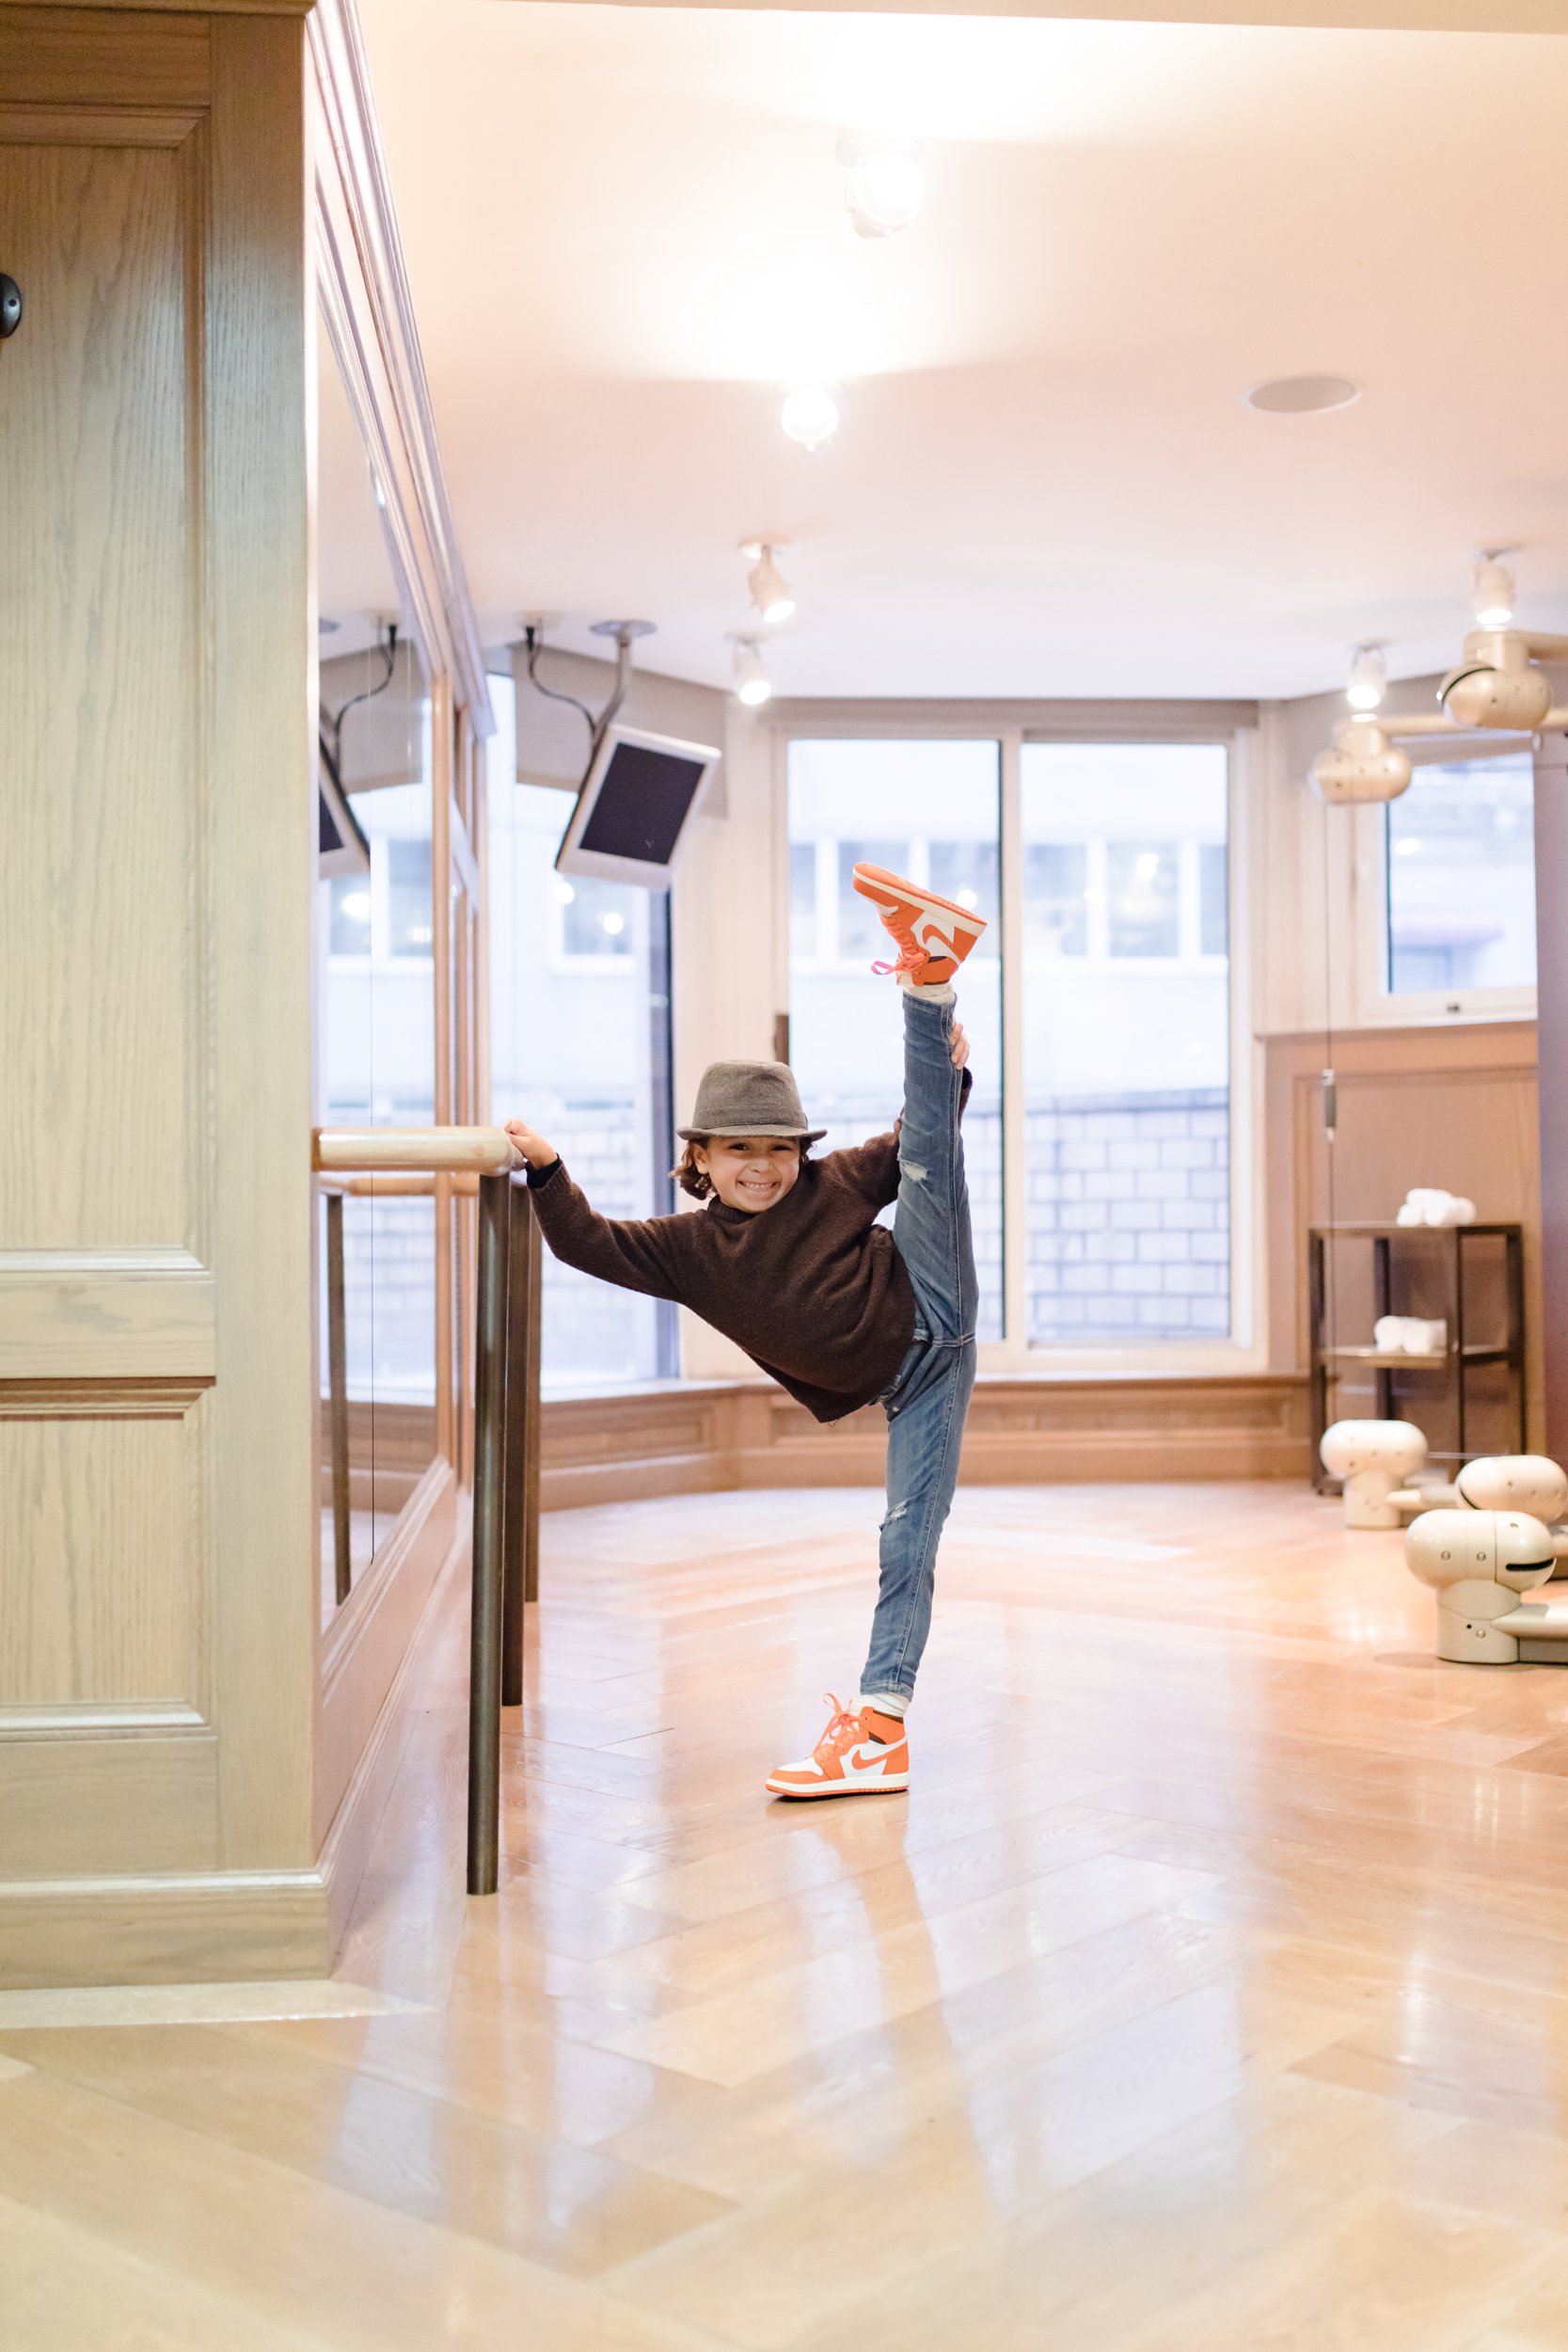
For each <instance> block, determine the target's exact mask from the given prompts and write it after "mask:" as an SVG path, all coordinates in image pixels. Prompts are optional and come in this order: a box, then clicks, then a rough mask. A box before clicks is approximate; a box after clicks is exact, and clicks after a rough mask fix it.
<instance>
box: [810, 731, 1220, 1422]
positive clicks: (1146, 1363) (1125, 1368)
mask: <svg viewBox="0 0 1568 2352" xmlns="http://www.w3.org/2000/svg"><path fill="white" fill-rule="evenodd" d="M767 723H768V734H769V737H770V739H771V758H770V762H769V776H770V784H771V798H772V833H773V841H774V857H773V873H774V878H775V888H774V897H775V905H774V921H773V927H772V928H773V937H774V941H775V966H774V988H775V1001H776V1002H777V1003H778V1004H780V1005H787V1004H788V1003H789V1001H790V998H789V967H790V952H789V938H790V906H789V775H788V770H789V746H790V744H791V742H796V741H806V740H810V739H816V740H823V739H828V740H836V741H845V742H848V741H854V740H857V739H859V740H863V741H867V742H891V741H896V740H898V739H906V740H911V741H938V740H946V741H960V742H974V741H977V740H984V741H989V742H994V743H995V744H996V745H997V747H998V753H999V778H1000V823H999V836H1000V837H999V841H998V863H999V866H1000V871H1001V876H1002V904H1001V909H1000V914H1001V918H1002V927H1003V929H1002V1212H1003V1225H1002V1236H1003V1242H1002V1247H1003V1258H1002V1265H1003V1330H1004V1332H1005V1333H1006V1337H1004V1338H1003V1339H1001V1340H995V1341H988V1342H982V1343H981V1345H980V1350H979V1367H980V1371H981V1372H982V1373H983V1374H984V1373H991V1374H997V1375H1013V1376H1014V1377H1016V1376H1018V1375H1036V1376H1038V1377H1041V1378H1049V1377H1051V1376H1053V1375H1055V1376H1060V1377H1080V1376H1082V1375H1085V1374H1096V1373H1098V1374H1102V1375H1107V1376H1111V1375H1117V1374H1122V1375H1146V1376H1147V1375H1150V1374H1166V1375H1172V1376H1181V1375H1186V1376H1188V1377H1192V1376H1201V1375H1204V1374H1208V1375H1226V1374H1229V1375H1235V1374H1240V1373H1246V1372H1256V1371H1261V1370H1263V1369H1264V1367H1265V1361H1266V1347H1265V1342H1264V1337H1263V1331H1262V1321H1261V1317H1260V1315H1259V1311H1258V1308H1259V1301H1260V1300H1261V1298H1262V1297H1263V1295H1264V1293H1263V1273H1264V1269H1263V1266H1262V1263H1261V1253H1262V1250H1263V1248H1264V1241H1265V1235H1264V1224H1263V1219H1262V1217H1261V1216H1260V1215H1259V1202H1260V1200H1261V1187H1262V1182H1263V1168H1262V1133H1261V1128H1262V1122H1261V1120H1259V1119H1258V1118H1257V1117H1256V1116H1255V1104H1256V1103H1257V1101H1258V1100H1259V1098H1260V1093H1261V1061H1260V1056H1261V1048H1260V1046H1259V1042H1258V1038H1259V1032H1260V1030H1261V1027H1262V1021H1261V1006H1260V1004H1259V1001H1258V974H1257V961H1256V959H1255V957H1254V955H1253V952H1252V938H1251V916H1252V908H1253V906H1254V904H1255V903H1257V901H1258V892H1259V883H1260V877H1259V875H1258V873H1257V871H1256V866H1257V862H1258V858H1259V854H1260V828H1255V827H1254V826H1253V824H1252V823H1251V821H1250V804H1251V803H1252V801H1253V799H1254V797H1255V795H1254V792H1253V790H1252V789H1251V782H1252V780H1253V779H1254V778H1258V777H1260V775H1261V772H1262V760H1261V752H1260V745H1259V728H1258V723H1257V714H1256V709H1255V707H1253V706H1251V705H1247V704H1232V705H1220V706H1216V707H1212V710H1200V711H1196V712H1195V711H1193V710H1192V709H1191V708H1190V707H1189V708H1188V709H1186V710H1183V709H1182V707H1180V705H1162V704H1117V703H1101V704H1087V705H1084V704H1077V705H1072V706H1070V707H1069V708H1068V710H1066V711H1061V712H1059V711H1057V710H1054V709H1053V707H1051V706H1050V705H1048V704H1044V705H1038V706H1033V707H1023V708H1022V709H1021V708H1020V707H1019V706H1017V705H1012V706H1009V707H1006V709H1004V708H1001V707H998V706H996V705H994V704H984V703H975V704H973V705H967V706H966V705H963V704H933V705H932V706H930V707H927V708H926V709H922V708H921V707H920V706H919V705H918V704H883V703H875V704H862V705H859V706H856V705H845V704H832V703H816V704H806V703H800V704H795V705H791V704H789V703H787V702H781V703H778V704H775V705H774V706H772V707H771V708H770V709H769V711H768V722H767ZM1096 742H1099V743H1172V744H1177V743H1180V744H1188V743H1212V744H1217V745H1220V746H1221V747H1222V748H1223V749H1224V750H1225V752H1226V755H1227V760H1226V767H1227V835H1226V842H1227V915H1228V955H1229V966H1230V1022H1229V1043H1230V1200H1229V1207H1230V1332H1229V1336H1228V1337H1227V1338H1225V1339H1208V1340H1142V1341H1137V1342H1129V1343H1126V1344H1116V1343H1113V1344H1106V1345H1099V1346H1074V1347H1068V1346H1060V1345H1058V1346H1049V1347H1032V1346H1030V1345H1029V1343H1028V1342H1027V1340H1026V1339H1025V1338H1024V1336H1023V1334H1024V1333H1025V1331H1026V1329H1027V1323H1028V1310H1027V1263H1028V1259H1027V1203H1028V1175H1027V1157H1026V1134H1025V1122H1024V1119H1023V1118H1022V1115H1021V1110H1020V1107H1019V1106H1021V1105H1022V1101H1023V1029H1022V1014H1023V969H1022V946H1021V943H1022V916H1023V860H1022V848H1023V844H1022V750H1023V746H1024V744H1025V743H1096ZM1148 961H1153V962H1157V961H1159V960H1158V959H1149V960H1148ZM808 1107H809V1105H808Z"/></svg>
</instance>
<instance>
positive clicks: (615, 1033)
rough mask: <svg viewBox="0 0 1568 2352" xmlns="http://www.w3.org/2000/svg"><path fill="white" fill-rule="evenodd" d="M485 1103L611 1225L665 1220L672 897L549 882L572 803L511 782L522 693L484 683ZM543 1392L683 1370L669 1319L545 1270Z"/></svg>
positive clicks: (582, 1278) (584, 882)
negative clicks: (492, 719)
mask: <svg viewBox="0 0 1568 2352" xmlns="http://www.w3.org/2000/svg"><path fill="white" fill-rule="evenodd" d="M490 694H491V701H492V707H494V709H495V713H496V733H495V735H494V736H493V737H492V738H491V739H490V742H489V744H488V746H487V750H488V753H489V783H488V790H487V794H486V799H487V807H488V839H489V851H488V854H489V908H490V915H489V921H490V987H491V1000H490V1001H491V1022H490V1039H491V1044H490V1059H491V1100H492V1104H493V1111H494V1116H495V1117H496V1119H498V1120H506V1119H526V1120H528V1121H529V1123H530V1124H531V1126H533V1127H536V1128H537V1129H538V1130H539V1132H540V1134H541V1135H543V1136H546V1137H547V1138H548V1140H549V1141H550V1142H551V1143H553V1144H554V1145H555V1147H556V1149H557V1151H558V1152H560V1153H561V1156H562V1159H563V1160H564V1161H565V1163H566V1165H567V1166H568V1168H570V1169H571V1171H572V1175H573V1177H574V1179H575V1180H576V1182H577V1183H578V1184H580V1185H581V1186H582V1188H583V1190H584V1192H585V1193H586V1194H587V1196H588V1198H589V1200H591V1201H592V1202H593V1205H594V1208H595V1209H597V1210H599V1211H600V1212H601V1213H602V1214H603V1215H604V1216H664V1215H666V1214H667V1213H668V1212H669V1211H670V1210H672V1209H673V1207H674V1205H675V1203H674V1188H673V1184H672V1183H671V1181H670V1173H669V1171H670V1168H671V1165H672V1154H673V1149H674V1145H673V1121H672V1117H671V1101H670V894H669V892H668V891H665V890H657V891H655V890H644V889H642V888H641V886H639V885H636V884H632V883H627V882H598V881H594V880H591V879H586V878H584V877H583V876H581V875H578V874H574V875H571V876H570V877H568V876H566V875H563V874H558V873H557V872H556V870H555V853H556V850H558V848H559V847H560V844H561V836H562V833H563V832H564V830H565V826H566V820H567V818H569V817H570V815H571V813H572V806H573V798H572V795H571V794H570V793H569V792H560V791H554V790H551V789H549V788H548V787H545V786H542V785H531V784H519V783H518V782H517V780H516V737H515V689H514V686H513V682H512V680H511V678H510V677H495V676H493V677H492V678H491V680H490ZM544 1279H545V1289H544V1335H543V1377H544V1382H545V1385H546V1389H548V1388H551V1387H555V1388H560V1387H561V1386H562V1385H563V1384H566V1383H571V1382H579V1381H588V1380H594V1381H597V1380H603V1381H607V1382H618V1383H619V1382H626V1381H628V1380H648V1379H654V1378H657V1377H662V1376H666V1375H671V1374H673V1373H674V1372H675V1371H676V1370H677V1369H678V1366H677V1360H676V1329H675V1311H674V1309H673V1307H672V1306H670V1305H668V1304H667V1303H665V1302H663V1301H659V1300H656V1299H651V1298H640V1297H638V1296H637V1295H635V1294H634V1293H633V1292H631V1291H622V1290H616V1289H614V1288H613V1287H612V1286H611V1285H610V1284H609V1283H606V1282H596V1281H594V1280H592V1279H590V1277H588V1276H587V1275H584V1274H578V1273H576V1272H574V1270H573V1269H572V1268H571V1267H570V1266H564V1265H562V1264H561V1263H560V1262H559V1261H558V1260H557V1259H555V1258H553V1257H552V1256H550V1254H549V1253H548V1252H547V1251H546V1255H545V1278H544Z"/></svg>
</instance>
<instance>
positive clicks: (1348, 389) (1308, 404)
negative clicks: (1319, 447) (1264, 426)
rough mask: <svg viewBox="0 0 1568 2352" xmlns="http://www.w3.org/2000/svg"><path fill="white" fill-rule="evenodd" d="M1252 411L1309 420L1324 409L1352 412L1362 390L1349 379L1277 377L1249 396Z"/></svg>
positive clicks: (1343, 377) (1338, 376)
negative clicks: (1349, 409)
mask: <svg viewBox="0 0 1568 2352" xmlns="http://www.w3.org/2000/svg"><path fill="white" fill-rule="evenodd" d="M1246 397H1247V405H1248V407H1249V408H1261V409H1262V410H1263V411H1264V413H1265V414H1266V415H1268V416H1271V417H1309V416H1315V415H1316V414H1317V413H1318V412H1319V411H1320V410H1321V409H1324V408H1348V407H1349V406H1350V405H1351V402H1352V401H1353V400H1359V399H1360V397H1361V387H1360V385H1359V384H1353V383H1352V382H1351V379H1350V377H1349V376H1348V375H1276V376H1274V377H1273V378H1272V379H1271V380H1270V381H1269V382H1268V383H1267V384H1255V385H1254V386H1253V388H1252V389H1251V391H1250V392H1248V394H1247V396H1246Z"/></svg>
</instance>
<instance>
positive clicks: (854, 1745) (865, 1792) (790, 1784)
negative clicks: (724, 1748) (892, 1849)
mask: <svg viewBox="0 0 1568 2352" xmlns="http://www.w3.org/2000/svg"><path fill="white" fill-rule="evenodd" d="M824 1703H825V1705H827V1706H829V1707H831V1708H832V1710H833V1712H832V1719H831V1720H830V1722H829V1724H828V1728H827V1730H826V1731H825V1732H824V1733H823V1734H822V1737H821V1739H820V1740H818V1741H817V1743H816V1747H815V1748H814V1749H813V1750H812V1752H811V1754H810V1756H807V1757H806V1758H805V1759H804V1761H803V1762H802V1763H800V1764H781V1765H780V1766H779V1769H778V1771H777V1772H774V1773H772V1774H771V1775H770V1777H769V1779H768V1794H769V1796H774V1797H876V1796H886V1795H887V1794H888V1793H889V1792H890V1791H892V1790H895V1789H899V1788H908V1787H909V1785H910V1742H909V1737H908V1735H907V1733H906V1732H905V1729H904V1726H903V1724H901V1723H900V1722H899V1721H898V1718H897V1717H896V1715H879V1714H878V1712H877V1711H876V1709H875V1708H870V1707H863V1708H858V1709H857V1710H855V1711H854V1712H853V1713H851V1711H850V1709H849V1708H847V1707H840V1705H839V1703H838V1701H837V1699H835V1698H834V1696H833V1694H832V1692H831V1691H830V1692H828V1694H827V1697H826V1700H825V1702H824ZM874 1734H881V1735H885V1736H884V1737H878V1736H874Z"/></svg>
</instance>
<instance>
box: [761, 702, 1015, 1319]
mask: <svg viewBox="0 0 1568 2352" xmlns="http://www.w3.org/2000/svg"><path fill="white" fill-rule="evenodd" d="M999 765H1000V763H999V755H998V750H997V746H996V744H995V743H994V742H990V743H973V742H958V743H948V742H911V741H895V742H817V741H795V742H792V743H791V744H790V746H789V771H788V774H789V875H790V989H789V1009H790V1038H791V1057H792V1060H793V1063H794V1067H795V1074H796V1076H797V1078H798V1079H799V1081H800V1092H801V1095H802V1096H803V1098H804V1101H805V1106H806V1113H807V1116H808V1118H809V1119H810V1120H811V1121H812V1123H813V1125H814V1126H825V1127H826V1128H827V1129H828V1135H827V1137H826V1139H825V1140H824V1142H823V1143H822V1144H821V1145H820V1146H819V1147H818V1148H819V1149H820V1150H822V1151H824V1152H831V1151H834V1150H836V1149H838V1148H840V1147H841V1146H843V1145H845V1144H849V1143H861V1142H863V1141H864V1140H865V1138H866V1137H867V1136H874V1135H879V1134H882V1133H884V1132H885V1131H886V1130H887V1129H888V1128H889V1127H891V1126H892V1124H893V1122H894V1120H895V1119H896V1118H897V1116H898V1106H899V1100H900V1089H901V1085H902V1074H903V1042H902V1037H903V1032H902V1026H901V1018H900V1013H899V1006H898V996H897V992H896V991H895V989H894V988H893V987H892V986H891V985H890V984H889V982H888V981H887V980H886V979H883V978H879V977H876V976H875V975H874V974H873V973H872V970H871V965H872V963H873V962H887V961H892V959H893V957H894V955H895V952H896V950H895V948H894V946H893V943H892V941H891V940H890V939H889V937H888V934H887V932H886V931H885V930H883V929H882V927H881V924H880V923H879V921H878V919H877V914H876V912H875V910H874V908H873V907H872V906H871V905H870V903H869V901H868V900H866V899H864V898H861V897H860V895H859V893H858V892H856V891H855V890H854V889H852V888H851V886H850V879H849V878H850V874H851V872H852V870H853V868H854V867H855V866H856V865H857V864H859V863H865V864H868V865H873V866H890V867H891V868H892V869H893V870H894V871H895V872H897V873H906V874H909V875H911V877H912V878H913V879H914V880H916V881H919V882H926V883H927V884H928V885H929V886H930V887H931V888H932V889H934V890H936V891H938V892H939V893H940V894H941V896H942V898H954V899H957V900H958V902H959V903H960V904H965V905H969V904H978V905H980V906H981V907H983V908H984V910H985V912H986V914H988V915H989V916H990V928H989V929H988V930H986V932H985V933H984V935H983V937H982V939H981V941H980V944H979V946H977V947H976V948H975V950H974V953H973V954H972V955H971V957H970V959H969V961H968V962H967V964H966V965H965V967H964V970H965V981H964V991H963V1019H964V1025H965V1027H966V1028H967V1029H968V1031H969V1035H970V1040H971V1042H972V1046H973V1052H974V1059H973V1065H972V1066H973V1069H974V1092H973V1094H972V1096H971V1098H970V1103H969V1107H968V1110H967V1111H966V1113H965V1115H964V1144H965V1159H966V1162H967V1166H968V1171H969V1188H970V1196H971V1200H972V1202H973V1205H974V1244H975V1257H976V1260H977V1263H978V1267H979V1274H980V1293H981V1306H980V1323H979V1332H980V1337H981V1338H982V1339H986V1340H996V1339H1000V1338H1001V1336H1002V964H1001V957H1000V954H999V945H1000V940H1001V931H1002V925H1001V910H1000V905H999V892H998V871H999V868H998V857H997V843H998V820H999V813H1000V783H999ZM824 898H827V899H829V900H830V901H831V907H830V908H829V910H828V916H829V919H827V920H826V921H825V920H824V908H823V903H822V901H823V899H824ZM892 1214H893V1213H892V1211H891V1210H889V1211H888V1212H886V1220H887V1221H888V1222H891V1221H892Z"/></svg>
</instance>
